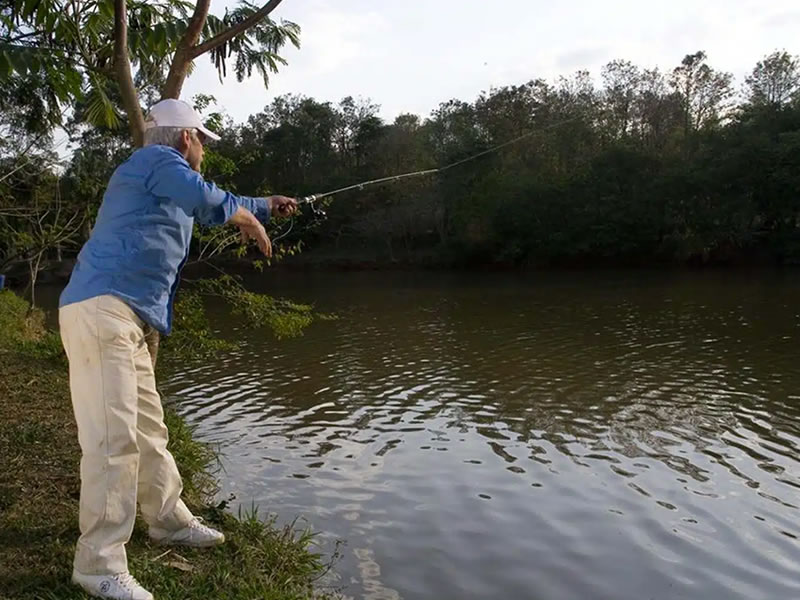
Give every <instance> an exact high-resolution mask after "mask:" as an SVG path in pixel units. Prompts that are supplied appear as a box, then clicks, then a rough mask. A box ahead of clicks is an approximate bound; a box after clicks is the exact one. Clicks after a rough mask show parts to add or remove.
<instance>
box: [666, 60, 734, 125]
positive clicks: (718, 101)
mask: <svg viewBox="0 0 800 600" xmlns="http://www.w3.org/2000/svg"><path fill="white" fill-rule="evenodd" d="M732 80H733V75H731V74H730V73H721V72H719V71H715V70H714V69H712V68H711V67H709V66H708V64H706V53H705V52H703V51H702V50H701V51H699V52H695V53H694V54H687V55H686V56H685V57H684V59H683V60H682V61H681V64H680V66H678V67H676V68H675V69H674V70H673V71H672V77H671V78H670V85H671V86H672V88H673V89H674V90H675V92H676V93H677V94H678V97H679V98H680V102H681V107H682V109H683V116H684V129H685V133H686V135H687V136H688V135H689V134H691V133H694V132H696V131H698V130H699V129H701V128H702V127H713V126H714V125H716V124H718V123H719V122H720V119H721V118H722V117H723V116H724V113H725V110H726V109H727V108H728V105H727V102H728V100H729V99H730V98H731V96H733V88H732V87H731V81H732Z"/></svg>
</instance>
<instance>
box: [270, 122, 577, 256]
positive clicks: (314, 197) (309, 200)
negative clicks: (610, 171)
mask: <svg viewBox="0 0 800 600" xmlns="http://www.w3.org/2000/svg"><path fill="white" fill-rule="evenodd" d="M579 118H580V116H575V117H570V118H569V119H564V120H562V121H558V122H556V123H551V124H550V125H547V126H545V127H541V128H539V129H535V130H533V131H529V132H527V133H523V134H522V135H519V136H517V137H515V138H512V139H510V140H506V141H505V142H503V143H502V144H497V145H496V146H492V147H491V148H488V149H487V150H483V151H481V152H478V153H476V154H472V155H470V156H468V157H466V158H462V159H461V160H457V161H454V162H452V163H450V164H447V165H444V166H443V167H437V168H435V169H422V170H420V171H412V172H410V173H401V174H399V175H390V176H388V177H381V178H379V179H370V180H368V181H362V182H361V183H354V184H353V185H348V186H346V187H342V188H338V189H335V190H331V191H330V192H325V193H322V194H311V195H310V196H304V197H303V198H300V199H298V200H297V204H298V206H300V205H302V204H308V205H309V206H310V207H311V210H312V212H313V213H314V215H315V216H321V217H325V216H326V214H325V211H324V210H323V209H321V208H320V207H319V206H317V205H316V203H317V202H318V201H319V200H322V199H323V198H330V197H331V196H336V195H337V194H341V193H343V192H349V191H350V190H359V191H360V190H363V189H364V188H365V187H368V186H371V185H378V184H380V183H388V182H395V181H400V180H401V179H407V178H409V177H422V176H423V175H433V174H436V173H444V172H445V171H447V170H449V169H452V168H453V167H457V166H459V165H463V164H464V163H466V162H470V161H472V160H475V159H477V158H480V157H481V156H486V155H487V154H491V153H492V152H497V151H498V150H500V149H501V148H505V147H506V146H510V145H511V144H516V143H517V142H520V141H522V140H524V139H527V138H529V137H531V136H533V135H536V134H537V133H540V132H542V131H547V130H548V129H554V128H556V127H560V126H561V125H566V124H567V123H571V122H572V121H576V120H577V119H579ZM293 226H294V217H292V220H291V221H290V223H289V228H288V229H287V230H286V231H285V232H283V233H281V234H280V235H279V236H277V237H276V238H274V239H273V240H272V242H273V243H275V242H277V241H278V240H280V239H283V238H285V237H286V236H287V235H289V232H290V231H291V230H292V227H293Z"/></svg>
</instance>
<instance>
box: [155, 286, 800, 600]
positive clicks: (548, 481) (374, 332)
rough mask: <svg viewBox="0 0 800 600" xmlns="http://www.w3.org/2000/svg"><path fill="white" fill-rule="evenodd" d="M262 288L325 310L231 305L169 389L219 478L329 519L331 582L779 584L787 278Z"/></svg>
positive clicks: (784, 525)
mask: <svg viewBox="0 0 800 600" xmlns="http://www.w3.org/2000/svg"><path fill="white" fill-rule="evenodd" d="M265 289H267V290H269V291H271V292H273V293H278V294H282V295H287V296H290V297H292V298H296V299H299V300H310V301H313V302H315V303H316V305H317V307H318V308H319V309H320V310H323V311H335V312H337V313H338V314H339V315H340V317H341V318H340V319H339V320H338V321H334V322H324V323H319V324H316V325H314V326H313V327H312V328H311V329H310V330H309V331H308V333H307V334H306V335H305V336H304V337H302V338H300V339H296V340H288V341H282V342H275V341H273V340H272V339H271V338H269V337H265V336H264V335H263V333H262V332H256V331H250V330H249V329H248V328H247V326H246V324H245V323H239V324H238V329H237V330H236V331H235V335H238V336H242V337H243V338H244V339H245V340H246V344H245V346H244V347H243V348H242V350H241V351H239V352H236V353H232V354H230V355H226V356H221V357H219V359H218V360H215V361H212V362H210V363H207V364H204V365H199V366H194V367H186V368H184V369H182V370H179V372H177V373H176V374H175V375H174V376H173V377H172V378H171V379H170V381H168V382H167V383H166V386H165V388H166V391H167V396H168V397H169V400H170V401H172V402H174V403H176V405H177V406H178V408H179V410H180V412H181V413H182V414H184V415H185V416H186V417H187V418H188V419H189V420H190V421H191V422H192V423H195V424H197V425H198V426H199V428H200V432H201V434H202V436H203V437H204V438H205V439H207V440H212V441H215V442H219V443H221V444H222V447H223V451H224V455H225V459H226V460H225V468H226V474H225V492H226V493H227V492H234V493H235V494H236V495H237V497H238V499H239V501H241V502H243V503H244V504H247V505H248V506H249V504H250V503H251V502H252V501H255V502H256V503H258V504H260V505H261V506H262V507H263V508H264V509H266V510H270V511H274V512H276V513H278V514H279V515H281V517H282V518H285V519H291V518H293V517H294V516H296V515H298V514H300V515H303V516H305V517H307V519H308V521H310V522H311V523H312V524H313V525H314V527H315V528H317V529H321V530H322V531H324V534H325V537H326V539H328V540H333V539H336V538H340V539H343V540H345V541H346V544H347V545H346V546H345V547H344V559H343V560H342V562H341V563H340V564H339V566H338V572H339V575H340V580H339V581H338V582H337V583H338V584H339V585H342V586H344V587H345V593H346V594H348V595H350V596H352V597H354V598H372V599H392V600H397V599H401V598H402V599H406V600H409V599H434V598H435V599H441V598H463V599H472V598H475V599H477V598H515V599H516V598H536V599H558V600H562V599H571V598H575V599H586V598H592V599H595V598H604V599H605V598H608V599H609V600H611V599H613V600H621V599H628V598H629V599H631V600H633V599H637V600H638V599H639V598H658V599H672V598H704V599H720V600H722V599H725V600H728V599H731V598H748V599H750V598H775V599H777V598H787V599H788V598H798V597H800V542H799V541H798V536H800V525H798V517H800V513H799V512H798V506H800V465H799V464H798V460H799V459H800V421H798V416H800V369H799V368H798V363H797V349H798V341H799V340H800V329H799V328H798V325H800V302H798V300H800V294H798V292H800V274H791V273H789V274H785V273H784V274H774V273H773V274H758V275H751V274H743V273H730V274H720V273H716V274H713V275H709V274H682V275H665V274H646V273H627V274H613V273H611V274H609V273H605V274H602V275H595V276H590V275H588V274H584V273H581V274H566V275H565V274H561V275H539V274H537V275H526V276H512V275H502V276H500V275H480V276H476V275H447V276H442V275H439V274H436V275H409V274H341V275H337V276H336V277H334V276H331V275H320V274H316V275H286V274H273V275H271V276H270V278H269V279H268V280H266V283H265ZM216 319H217V320H216V322H219V323H222V322H228V321H227V320H225V321H224V320H223V315H222V314H221V313H220V314H219V315H218V316H217V318H216Z"/></svg>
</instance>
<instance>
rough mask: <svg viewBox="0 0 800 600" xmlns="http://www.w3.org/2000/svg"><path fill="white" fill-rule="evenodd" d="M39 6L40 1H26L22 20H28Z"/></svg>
mask: <svg viewBox="0 0 800 600" xmlns="http://www.w3.org/2000/svg"><path fill="white" fill-rule="evenodd" d="M37 4H39V0H25V4H24V6H23V7H22V18H23V19H25V20H28V19H29V18H30V17H31V15H32V14H33V11H34V10H35V9H36V5H37Z"/></svg>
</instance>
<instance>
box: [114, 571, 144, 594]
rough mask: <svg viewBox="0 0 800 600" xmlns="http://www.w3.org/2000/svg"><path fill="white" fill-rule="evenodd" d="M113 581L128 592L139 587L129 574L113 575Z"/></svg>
mask: <svg viewBox="0 0 800 600" xmlns="http://www.w3.org/2000/svg"><path fill="white" fill-rule="evenodd" d="M114 580H115V581H116V582H117V583H118V584H119V585H121V586H122V587H124V588H125V589H126V590H128V591H131V590H133V589H135V588H137V587H141V585H140V584H139V582H138V581H136V579H134V577H133V575H131V574H130V573H119V574H117V575H114Z"/></svg>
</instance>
